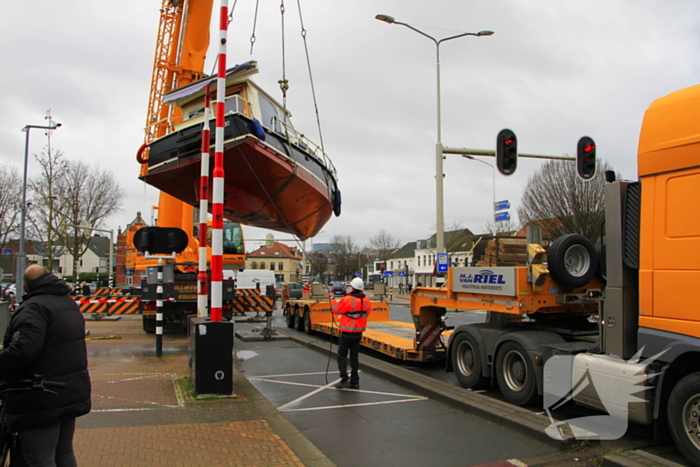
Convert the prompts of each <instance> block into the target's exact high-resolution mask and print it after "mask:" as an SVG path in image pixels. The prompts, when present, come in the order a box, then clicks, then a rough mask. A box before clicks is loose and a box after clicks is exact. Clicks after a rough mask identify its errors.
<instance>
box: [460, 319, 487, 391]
mask: <svg viewBox="0 0 700 467" xmlns="http://www.w3.org/2000/svg"><path fill="white" fill-rule="evenodd" d="M451 347H452V364H453V366H454V369H455V376H456V377H457V381H459V384H461V385H462V386H463V387H465V388H471V389H482V388H485V387H487V386H488V385H489V379H488V378H487V377H485V376H484V375H483V374H482V373H481V372H482V368H481V358H482V355H481V352H480V351H479V346H478V344H477V342H476V339H474V336H472V335H471V334H468V333H466V332H463V333H461V334H459V335H457V336H456V337H455V341H454V342H453V343H452V345H451Z"/></svg>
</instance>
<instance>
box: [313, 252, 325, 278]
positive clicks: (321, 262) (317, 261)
mask: <svg viewBox="0 0 700 467" xmlns="http://www.w3.org/2000/svg"><path fill="white" fill-rule="evenodd" d="M311 271H312V272H313V274H314V277H316V276H323V274H324V273H325V272H326V271H328V257H327V256H326V255H325V254H323V252H321V251H314V252H313V253H312V254H311Z"/></svg>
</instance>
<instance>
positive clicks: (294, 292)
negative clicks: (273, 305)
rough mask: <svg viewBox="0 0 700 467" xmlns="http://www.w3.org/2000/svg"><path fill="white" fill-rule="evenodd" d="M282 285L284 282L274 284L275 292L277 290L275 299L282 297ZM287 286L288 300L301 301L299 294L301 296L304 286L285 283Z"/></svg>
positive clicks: (295, 283) (296, 283)
mask: <svg viewBox="0 0 700 467" xmlns="http://www.w3.org/2000/svg"><path fill="white" fill-rule="evenodd" d="M283 285H284V282H277V283H276V284H275V290H277V297H278V298H279V297H281V296H282V286H283ZM287 285H288V286H289V298H290V299H292V300H299V299H301V294H302V291H303V290H304V286H303V285H301V284H300V283H298V282H287Z"/></svg>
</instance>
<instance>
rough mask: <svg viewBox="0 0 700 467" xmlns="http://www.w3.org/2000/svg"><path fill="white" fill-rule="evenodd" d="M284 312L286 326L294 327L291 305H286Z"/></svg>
mask: <svg viewBox="0 0 700 467" xmlns="http://www.w3.org/2000/svg"><path fill="white" fill-rule="evenodd" d="M284 313H285V317H284V318H285V320H286V321H287V327H288V328H290V329H291V328H293V327H294V313H292V308H291V307H289V306H288V307H286V308H285V309H284Z"/></svg>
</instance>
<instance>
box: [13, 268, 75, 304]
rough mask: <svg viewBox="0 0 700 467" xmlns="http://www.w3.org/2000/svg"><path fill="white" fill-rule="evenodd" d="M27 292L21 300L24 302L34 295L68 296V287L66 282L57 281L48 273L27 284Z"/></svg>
mask: <svg viewBox="0 0 700 467" xmlns="http://www.w3.org/2000/svg"><path fill="white" fill-rule="evenodd" d="M27 288H28V289H29V292H27V293H26V294H25V295H24V296H23V297H22V300H26V299H28V298H30V297H34V296H36V295H69V294H70V287H68V284H66V281H64V280H63V279H59V278H58V277H56V276H54V275H53V274H51V273H50V272H47V273H46V274H42V275H41V276H39V277H37V278H36V279H34V280H33V281H28V282H27Z"/></svg>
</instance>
